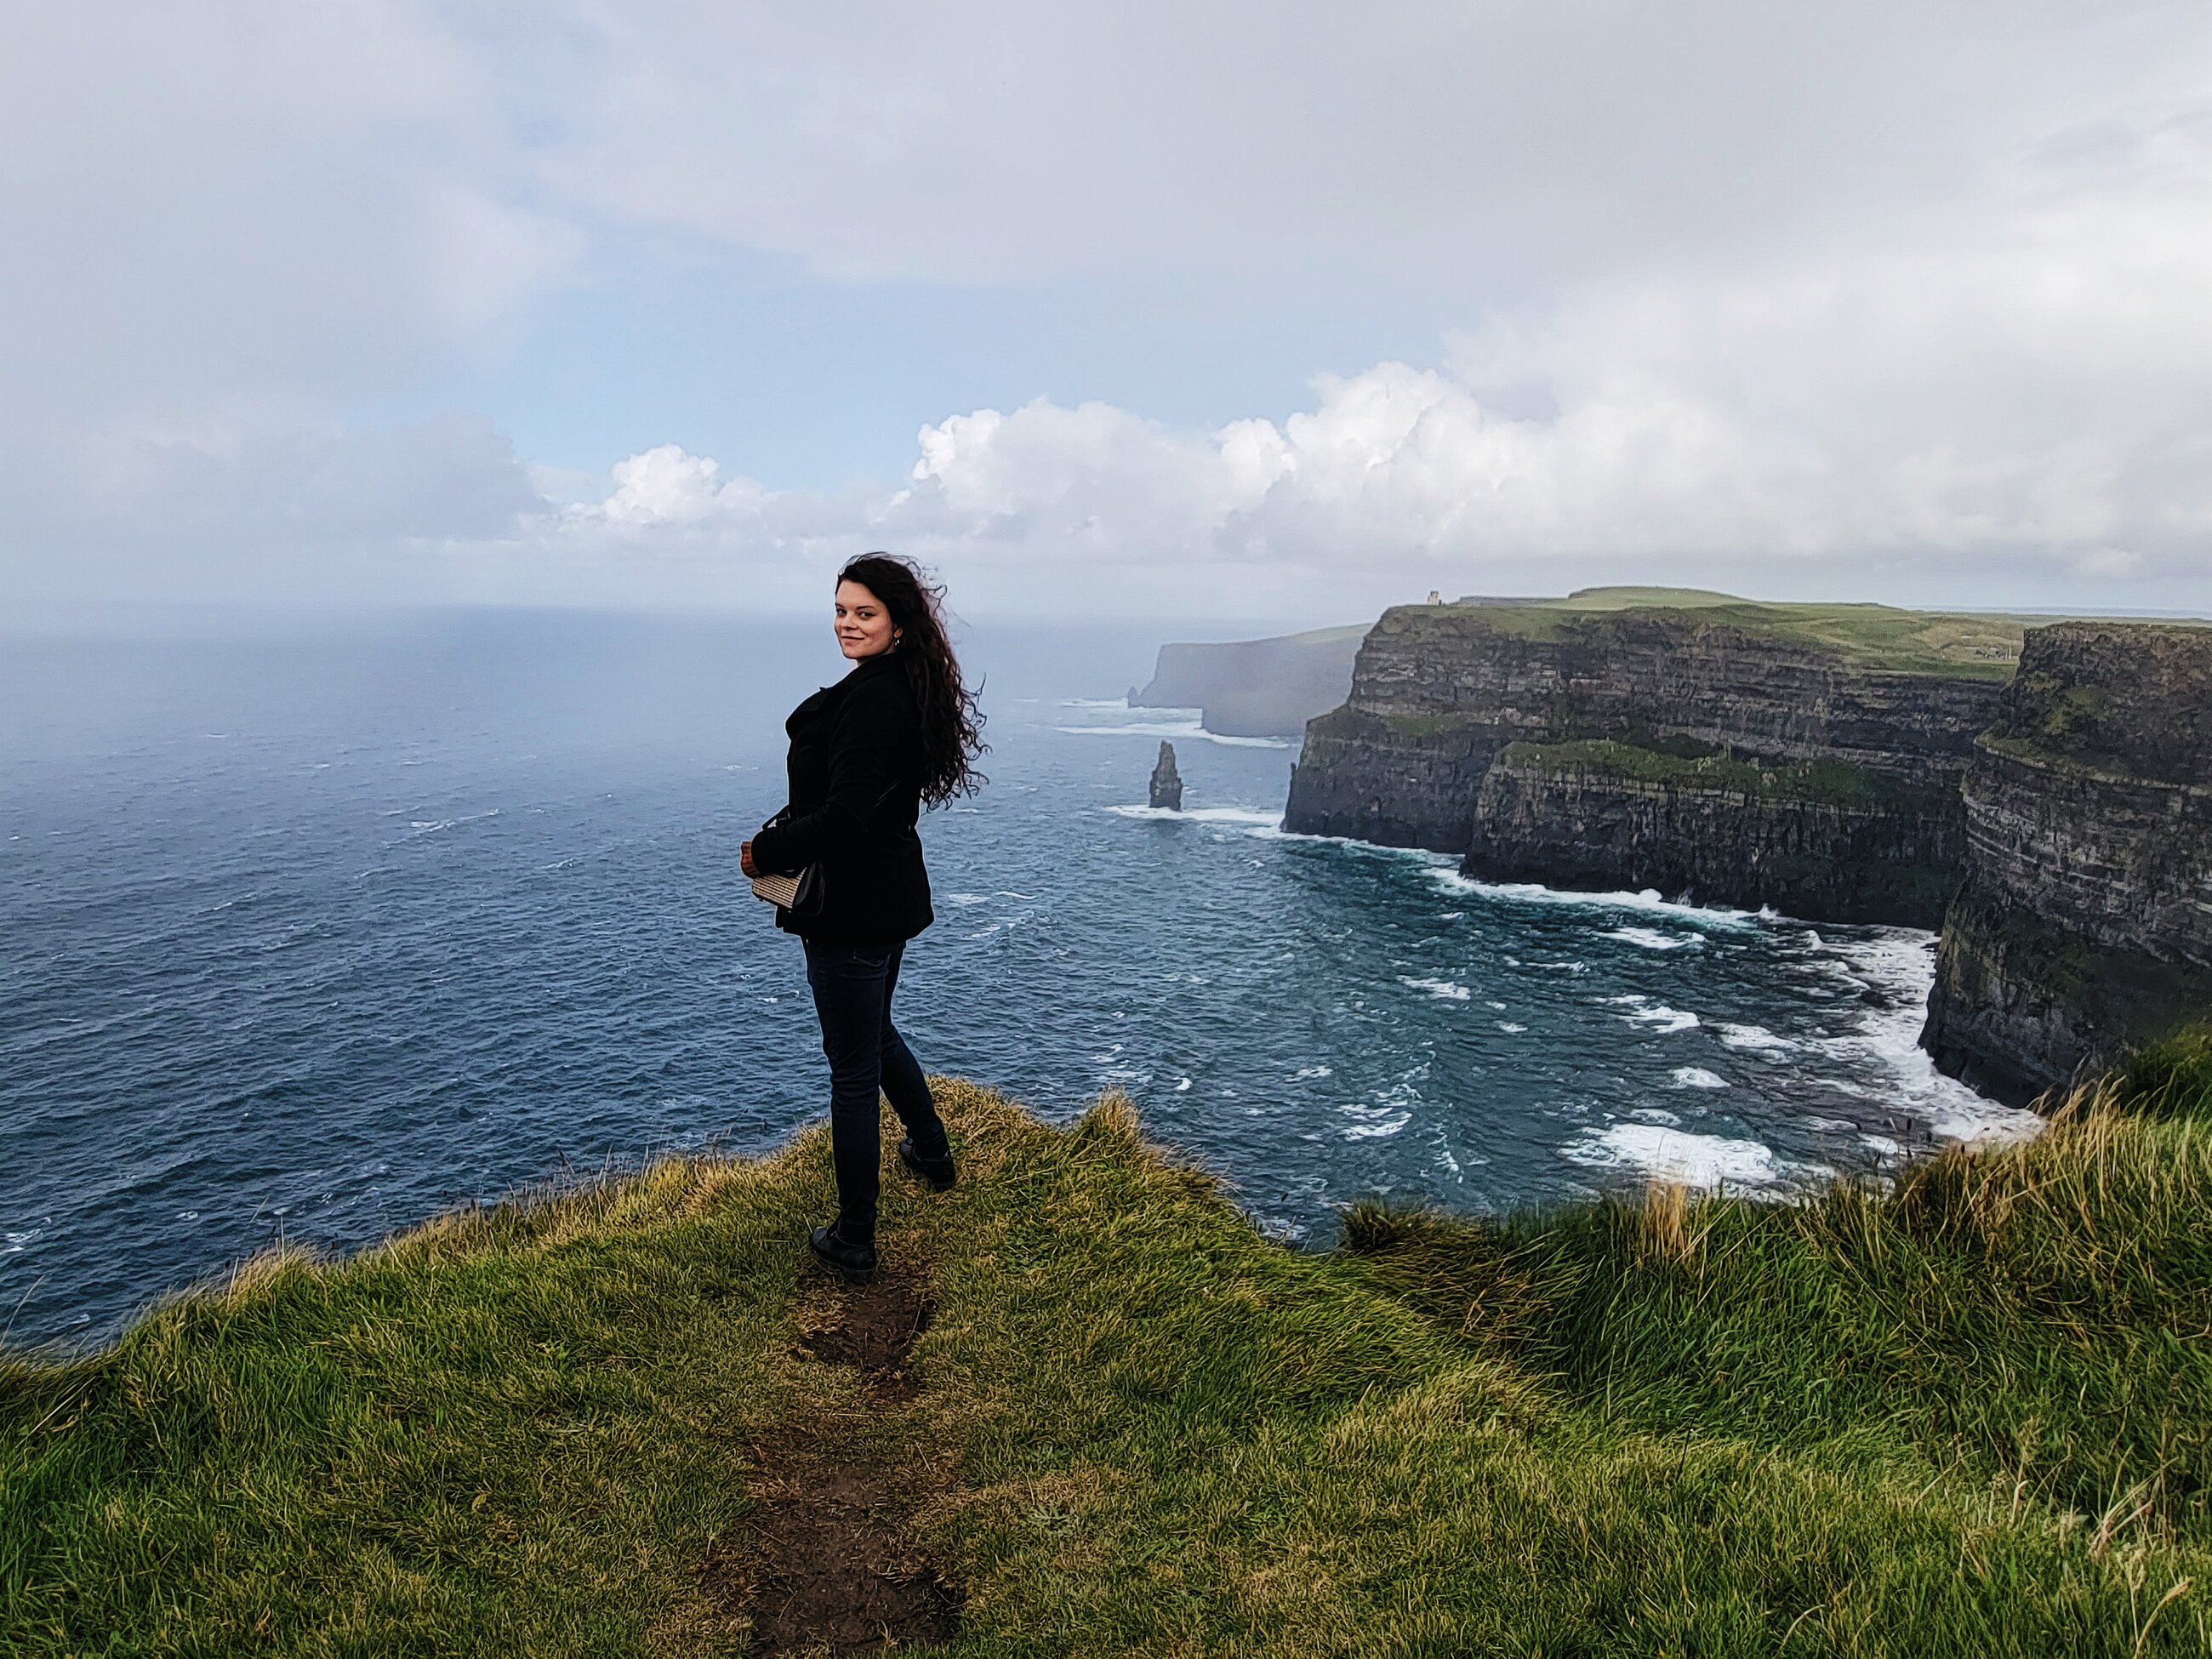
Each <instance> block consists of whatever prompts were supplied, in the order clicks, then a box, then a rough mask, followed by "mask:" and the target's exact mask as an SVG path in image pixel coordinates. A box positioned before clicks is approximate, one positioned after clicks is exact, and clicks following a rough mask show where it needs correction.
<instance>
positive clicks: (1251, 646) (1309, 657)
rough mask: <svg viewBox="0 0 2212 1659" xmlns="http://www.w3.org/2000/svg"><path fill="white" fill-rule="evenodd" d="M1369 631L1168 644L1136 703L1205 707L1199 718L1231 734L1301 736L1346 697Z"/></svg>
mask: <svg viewBox="0 0 2212 1659" xmlns="http://www.w3.org/2000/svg"><path fill="white" fill-rule="evenodd" d="M1366 631H1367V630H1366V629H1362V628H1324V629H1316V630H1315V631H1314V632H1312V633H1309V634H1287V635H1283V636H1282V637H1280V638H1278V639H1271V640H1237V641H1230V642H1228V643H1225V644H1221V645H1164V646H1162V647H1160V653H1159V657H1158V660H1157V661H1156V662H1155V664H1154V665H1153V669H1152V679H1151V680H1150V682H1149V683H1147V684H1145V685H1142V686H1139V687H1133V688H1132V689H1131V690H1130V692H1129V703H1130V706H1131V707H1132V708H1195V709H1198V710H1199V711H1200V716H1199V723H1200V725H1202V726H1204V727H1205V728H1206V730H1207V731H1209V732H1221V733H1223V734H1224V735H1225V736H1230V737H1243V738H1294V737H1296V736H1297V734H1298V733H1299V732H1302V731H1304V729H1305V724H1306V722H1307V721H1308V720H1311V719H1312V718H1313V717H1314V716H1315V715H1316V714H1322V713H1324V712H1326V711H1327V710H1328V709H1331V708H1335V707H1336V706H1337V704H1339V703H1340V702H1343V701H1344V697H1345V693H1346V691H1347V690H1350V688H1351V685H1352V657H1353V655H1354V654H1355V653H1357V652H1358V649H1359V641H1360V637H1361V635H1364V633H1365V632H1366Z"/></svg>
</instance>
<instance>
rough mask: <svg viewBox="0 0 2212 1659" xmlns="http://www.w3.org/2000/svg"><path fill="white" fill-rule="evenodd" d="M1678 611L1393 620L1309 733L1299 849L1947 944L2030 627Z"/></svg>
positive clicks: (1597, 602)
mask: <svg viewBox="0 0 2212 1659" xmlns="http://www.w3.org/2000/svg"><path fill="white" fill-rule="evenodd" d="M1684 597H1685V601H1686V602H1684V603H1680V604H1674V603H1666V602H1663V601H1666V600H1667V599H1668V596H1667V595H1666V594H1665V592H1663V590H1658V591H1653V590H1643V591H1638V592H1636V593H1635V594H1633V595H1632V596H1627V602H1626V603H1623V602H1622V599H1623V596H1619V595H1614V594H1611V593H1608V592H1605V591H1602V590H1600V591H1597V592H1590V593H1585V594H1577V595H1573V596H1571V597H1570V598H1569V599H1565V600H1555V601H1547V602H1542V603H1538V604H1530V605H1482V606H1473V605H1409V606H1403V607H1400V608H1398V609H1396V610H1393V611H1389V612H1386V613H1385V614H1384V616H1383V618H1382V619H1381V621H1379V622H1378V623H1376V626H1375V628H1374V629H1372V630H1371V631H1370V633H1369V635H1368V636H1367V638H1366V640H1365V641H1363V642H1362V645H1361V647H1360V652H1359V656H1358V661H1357V664H1356V665H1355V668H1354V671H1353V678H1352V695H1351V696H1350V698H1349V700H1348V701H1347V702H1346V704H1345V705H1344V707H1342V708H1339V709H1336V710H1334V711H1332V712H1331V713H1329V714H1326V715H1323V716H1322V717H1321V718H1320V719H1318V720H1315V721H1313V722H1312V723H1311V724H1310V726H1308V727H1307V731H1306V740H1305V746H1304V750H1303V752H1302V753H1301V755H1300V757H1299V762H1298V764H1297V769H1296V770H1295V771H1294V773H1293V775H1292V778H1291V793H1290V801H1289V805H1288V807H1287V810H1286V814H1285V823H1286V826H1287V827H1288V828H1290V829H1296V830H1301V831H1305V832H1308V833H1315V834H1323V835H1340V836H1355V837H1358V838H1359V839H1362V840H1369V841H1376V842H1386V843H1389V844H1394V845H1401V846H1419V847H1426V848H1432V849H1434V850H1437V851H1442V852H1451V853H1459V854H1464V855H1465V856H1466V860H1467V865H1466V867H1467V869H1468V872H1469V873H1470V874H1473V875H1477V876H1480V877H1482V878H1486V879H1492V880H1528V881H1543V882H1546V883H1548V884H1553V885H1558V886H1573V887H1585V888H1596V889H1602V888H1613V887H1632V888H1640V887H1646V886H1656V887H1659V888H1661V889H1662V890H1667V891H1669V892H1688V893H1692V894H1694V895H1696V896H1699V897H1701V898H1705V899H1708V900H1711V901H1713V902H1724V903H1731V904H1743V905H1749V906H1757V905H1761V904H1771V905H1773V906H1775V907H1776V908H1782V909H1787V910H1790V912H1791V913H1793V914H1796V915H1804V916H1808V917H1811V918H1814V919H1816V920H1819V919H1829V920H1848V921H1911V922H1917V923H1919V924H1922V925H1925V926H1929V927H1933V926H1935V925H1936V922H1937V921H1939V920H1940V919H1941V916H1942V909H1943V904H1944V902H1945V900H1946V899H1947V898H1948V894H1949V892H1950V890H1951V889H1952V888H1953V887H1954V885H1955V884H1956V882H1957V880H1958V879H1959V877H1960V873H1961V869H1962V864H1961V854H1962V850H1963V846H1964V836H1965V826H1964V815H1963V811H1962V810H1961V809H1960V805H1959V804H1958V800H1957V780H1958V778H1959V776H1960V774H1961V773H1962V772H1963V771H1964V769H1965V768H1966V764H1967V763H1968V761H1969V760H1970V758H1971V757H1972V754H1973V740H1974V737H1975V734H1976V733H1977V732H1979V731H1980V730H1981V729H1982V728H1983V727H1984V726H1986V725H1987V724H1988V723H1989V721H1990V719H1991V718H1992V716H1993V715H1994V714H1995V711H1996V703H1997V700H1998V697H1999V696H2000V692H2001V687H2002V680H2003V678H2005V676H2006V675H2007V674H2008V672H2009V671H2010V669H2011V666H2012V663H2013V660H2014V658H2015V654H2016V653H2017V651H2018V648H2019V641H2020V637H2021V632H2022V629H2023V624H2022V623H2021V621H2020V620H2019V619H2017V618H2007V617H1957V616H1942V615H1937V614H1933V613H1925V612H1914V611H1896V610H1893V609H1890V608H1889V607H1887V606H1881V605H1754V604H1750V603H1747V602H1744V601H1731V600H1729V599H1726V598H1725V596H1720V595H1705V594H1699V595H1694V596H1684Z"/></svg>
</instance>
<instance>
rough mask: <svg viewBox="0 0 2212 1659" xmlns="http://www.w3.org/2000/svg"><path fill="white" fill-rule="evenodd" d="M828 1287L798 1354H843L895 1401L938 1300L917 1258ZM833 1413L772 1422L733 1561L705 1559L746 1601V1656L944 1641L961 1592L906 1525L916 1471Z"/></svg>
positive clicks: (907, 1386)
mask: <svg viewBox="0 0 2212 1659" xmlns="http://www.w3.org/2000/svg"><path fill="white" fill-rule="evenodd" d="M831 1283H832V1285H834V1288H833V1289H831V1290H830V1291H828V1292H827V1293H826V1295H824V1296H823V1298H822V1300H821V1301H820V1302H819V1303H818V1304H817V1305H816V1306H815V1307H814V1308H811V1309H810V1310H809V1311H810V1312H814V1313H816V1315H817V1320H816V1321H811V1322H810V1324H811V1328H809V1329H807V1330H805V1332H804V1333H802V1334H801V1336H800V1338H799V1352H800V1353H801V1354H804V1355H805V1357H806V1358H809V1359H811V1360H813V1361H815V1362H816V1363H817V1364H825V1365H845V1366H850V1367H852V1368H853V1369H854V1370H856V1371H858V1372H859V1374H860V1388H861V1392H862V1394H863V1395H864V1396H865V1397H866V1401H867V1402H868V1403H869V1405H871V1406H872V1407H878V1408H884V1409H896V1407H900V1406H902V1405H904V1404H905V1403H907V1402H908V1401H911V1400H913V1399H914V1398H915V1395H917V1394H919V1393H920V1391H921V1383H920V1381H919V1379H918V1378H916V1377H915V1376H914V1375H913V1374H912V1373H911V1372H910V1371H909V1370H908V1357H909V1356H910V1355H911V1354H912V1352H913V1350H914V1345H915V1340H916V1339H917V1338H919V1337H920V1336H921V1333H922V1332H923V1331H924V1330H926V1329H927V1328H928V1326H929V1320H930V1315H931V1313H932V1311H933V1309H932V1305H931V1303H930V1299H929V1294H928V1288H927V1280H926V1279H925V1278H924V1276H923V1275H922V1273H921V1272H919V1271H918V1270H915V1269H913V1268H906V1269H902V1270H901V1269H890V1268H887V1269H886V1270H885V1271H884V1272H883V1273H879V1274H878V1276H877V1278H876V1280H875V1282H874V1283H873V1284H871V1285H844V1284H842V1282H839V1281H835V1280H832V1281H831ZM859 1438H860V1437H859V1436H857V1435H855V1434H854V1433H853V1432H851V1431H849V1430H847V1431H841V1430H840V1427H839V1425H837V1424H836V1423H835V1422H824V1423H821V1424H818V1425H790V1426H787V1427H783V1428H780V1429H778V1430H776V1431H774V1432H773V1433H771V1434H769V1435H768V1436H765V1437H763V1438H761V1439H760V1440H758V1441H757V1442H755V1443H754V1446H753V1455H752V1459H751V1462H752V1465H753V1468H755V1470H756V1471H757V1474H755V1476H754V1478H753V1480H751V1481H750V1492H751V1494H752V1497H753V1498H754V1499H755V1501H756V1503H757V1505H758V1507H757V1510H756V1511H755V1513H754V1516H753V1518H752V1522H751V1525H750V1528H748V1531H747V1533H746V1534H745V1535H744V1537H743V1538H742V1539H741V1540H739V1541H736V1542H737V1552H736V1554H735V1556H734V1558H733V1559H726V1560H710V1561H709V1562H708V1568H707V1577H708V1588H709V1589H710V1590H711V1591H713V1592H714V1593H715V1594H716V1595H717V1596H718V1598H720V1599H726V1600H732V1601H742V1602H743V1603H744V1607H745V1610H746V1612H747V1613H748V1614H749V1615H750V1620H751V1622H752V1630H753V1635H752V1643H751V1645H750V1649H749V1651H750V1652H751V1653H754V1654H760V1655H767V1654H786V1653H822V1652H825V1651H826V1652H829V1653H840V1654H843V1653H867V1652H874V1651H878V1650H882V1649H884V1648H887V1647H893V1646H903V1645H904V1644H908V1643H910V1642H921V1643H926V1642H931V1641H938V1640H942V1639H944V1638H946V1637H949V1636H951V1635H952V1634H953V1633H954V1632H955V1631H957V1629H958V1627H959V1617H960V1598H959V1595H958V1592H957V1590H955V1589H953V1588H952V1587H951V1586H950V1585H948V1584H947V1583H945V1581H944V1580H943V1579H942V1578H941V1577H939V1575H938V1573H937V1571H936V1570H935V1569H934V1568H933V1567H932V1566H931V1565H930V1564H929V1563H928V1562H927V1560H926V1559H923V1558H922V1557H921V1555H920V1554H919V1553H917V1552H916V1551H915V1547H914V1546H913V1544H912V1542H911V1541H910V1540H909V1539H908V1536H907V1534H906V1528H905V1521H906V1516H907V1515H908V1512H909V1511H910V1510H911V1509H912V1507H913V1504H914V1502H915V1498H916V1497H917V1495H918V1493H917V1490H916V1486H917V1482H926V1481H927V1480H930V1479H932V1478H933V1477H932V1476H931V1475H930V1474H928V1473H927V1471H923V1470H921V1469H905V1468H896V1467H890V1466H887V1465H886V1464H884V1462H880V1461H878V1459H877V1458H876V1457H875V1456H874V1455H872V1453H871V1452H868V1451H866V1450H864V1449H861V1448H860V1446H859V1445H858V1444H857V1442H858V1440H859Z"/></svg>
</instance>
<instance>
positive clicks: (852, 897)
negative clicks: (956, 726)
mask: <svg viewBox="0 0 2212 1659" xmlns="http://www.w3.org/2000/svg"><path fill="white" fill-rule="evenodd" d="M783 729H784V731H785V732H787V733H788V734H789V736H790V738H791V757H790V761H789V763H788V769H789V772H790V777H791V805H789V806H788V807H787V809H786V810H785V812H784V814H783V816H782V819H781V822H780V823H774V824H772V825H769V826H768V827H765V828H763V829H762V830H761V832H760V833H759V834H758V835H757V836H755V837H754V838H753V864H754V866H756V867H757V868H758V869H760V870H762V871H764V872H767V873H768V874H770V875H784V876H788V875H796V874H798V872H799V871H801V870H803V869H805V867H806V866H808V865H810V864H813V865H819V866H821V872H822V873H821V881H822V895H823V896H822V908H821V909H820V910H819V911H818V912H817V913H816V914H814V915H804V916H800V915H793V914H792V913H791V912H790V911H788V910H778V911H777V912H776V913H775V920H776V925H777V926H778V927H782V928H784V929H785V930H786V931H787V932H789V933H798V934H801V935H803V936H804V937H805V938H807V939H818V940H820V941H822V942H823V943H824V944H829V945H896V944H901V943H903V942H904V941H905V940H907V939H912V938H913V937H914V936H915V934H916V933H920V932H921V930H922V929H923V928H925V927H928V926H929V924H930V923H931V922H932V921H934V920H935V919H936V918H935V916H934V915H933V913H932V911H931V910H930V908H929V872H927V870H926V869H924V868H923V867H922V862H921V836H918V835H916V834H915V821H916V820H917V819H918V818H919V817H921V710H920V708H918V707H917V706H916V704H915V695H914V687H913V685H912V684H910V683H909V682H908V679H907V677H906V665H905V664H904V663H902V661H900V660H899V659H898V657H897V655H896V653H893V652H889V651H887V652H884V653H882V654H881V655H879V656H874V657H866V658H863V659H861V660H860V662H859V663H858V664H856V665H854V669H853V671H852V672H851V673H849V674H848V675H846V676H845V678H843V679H842V680H840V681H838V682H837V684H835V685H832V686H826V687H824V688H823V690H819V691H817V692H816V693H815V694H814V695H813V696H811V697H809V698H808V699H807V700H806V701H805V702H802V703H800V704H799V707H798V708H794V709H793V710H792V712H791V718H790V719H789V720H786V721H785V722H784V727H783Z"/></svg>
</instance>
